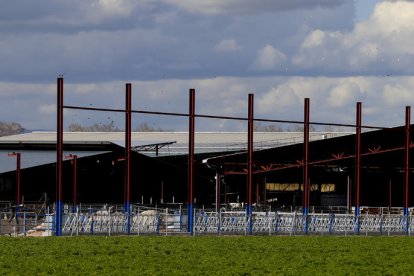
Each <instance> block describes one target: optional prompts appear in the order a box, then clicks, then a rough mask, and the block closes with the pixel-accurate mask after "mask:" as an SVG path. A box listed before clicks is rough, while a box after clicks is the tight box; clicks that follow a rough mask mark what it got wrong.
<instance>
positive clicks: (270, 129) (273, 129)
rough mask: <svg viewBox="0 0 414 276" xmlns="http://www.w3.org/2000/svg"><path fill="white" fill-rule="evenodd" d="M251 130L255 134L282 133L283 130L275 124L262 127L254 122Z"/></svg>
mask: <svg viewBox="0 0 414 276" xmlns="http://www.w3.org/2000/svg"><path fill="white" fill-rule="evenodd" d="M253 130H254V131H257V132H282V131H283V128H282V127H281V126H279V125H277V124H268V125H262V124H261V123H259V122H256V123H254V125H253Z"/></svg>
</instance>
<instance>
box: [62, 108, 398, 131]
mask: <svg viewBox="0 0 414 276" xmlns="http://www.w3.org/2000/svg"><path fill="white" fill-rule="evenodd" d="M63 108H66V109H76V110H89V111H103V112H120V113H123V112H125V110H124V109H116V108H100V107H86V106H73V105H65V106H63ZM131 112H132V113H137V114H147V115H160V116H178V117H188V116H189V114H188V113H177V112H160V111H149V110H131ZM194 117H195V118H203V119H223V120H238V121H248V120H249V118H246V117H235V116H220V115H208V114H194ZM254 121H256V122H268V123H286V124H302V123H303V122H302V121H294V120H275V119H263V118H255V119H254ZM309 123H310V124H312V125H320V126H340V127H355V125H352V124H337V123H329V122H328V123H325V122H309ZM362 127H363V128H366V129H378V130H383V129H391V128H389V127H381V126H371V125H363V126H362Z"/></svg>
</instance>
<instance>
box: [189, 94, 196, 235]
mask: <svg viewBox="0 0 414 276" xmlns="http://www.w3.org/2000/svg"><path fill="white" fill-rule="evenodd" d="M194 114H195V89H190V94H189V112H188V118H189V120H188V198H187V201H188V203H187V204H188V206H187V212H188V220H187V221H188V224H187V227H188V229H187V230H188V232H189V233H191V234H193V223H194V221H193V212H194V211H193V210H194V209H193V197H194V196H193V185H194V142H195V141H194V140H195V116H194Z"/></svg>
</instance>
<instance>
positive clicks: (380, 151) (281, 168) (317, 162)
mask: <svg viewBox="0 0 414 276" xmlns="http://www.w3.org/2000/svg"><path fill="white" fill-rule="evenodd" d="M411 148H414V144H410V149H411ZM402 150H404V147H396V148H390V149H383V150H378V151H376V152H371V151H369V152H366V153H361V157H365V156H370V155H377V154H383V153H389V152H395V151H402ZM355 157H356V155H355V154H350V155H343V156H342V157H340V158H337V157H334V158H328V159H322V160H314V161H309V165H310V166H313V165H321V164H324V163H331V162H335V161H340V160H346V159H352V158H355ZM241 164H244V163H241ZM302 166H303V163H295V164H288V165H282V166H280V167H272V168H267V169H261V170H255V171H253V174H260V173H267V172H273V171H279V170H285V169H292V168H300V167H302ZM246 173H247V172H246V171H245V170H243V171H225V172H224V174H225V175H230V174H233V175H244V174H246Z"/></svg>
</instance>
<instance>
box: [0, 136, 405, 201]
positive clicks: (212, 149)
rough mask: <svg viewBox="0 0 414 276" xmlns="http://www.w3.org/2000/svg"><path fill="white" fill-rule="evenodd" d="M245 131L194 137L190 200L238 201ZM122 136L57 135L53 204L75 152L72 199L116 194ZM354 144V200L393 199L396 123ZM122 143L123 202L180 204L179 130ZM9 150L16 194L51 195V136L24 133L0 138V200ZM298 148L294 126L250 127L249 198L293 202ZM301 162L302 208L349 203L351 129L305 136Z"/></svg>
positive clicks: (183, 171) (7, 194)
mask: <svg viewBox="0 0 414 276" xmlns="http://www.w3.org/2000/svg"><path fill="white" fill-rule="evenodd" d="M246 137H247V134H246V133H243V132H240V133H235V132H233V133H229V132H227V133H225V132H223V133H220V132H216V133H212V132H199V133H196V134H195V141H196V143H195V180H194V203H195V204H196V205H205V206H214V205H215V203H216V202H218V203H219V204H221V205H225V204H229V203H241V202H246V197H247V192H246V191H247V186H246V185H247V184H246V183H247V182H246V160H247V153H246V149H247V143H246V140H247V139H246ZM123 138H124V133H123V132H107V133H96V132H95V133H86V132H85V133H81V132H65V133H64V155H65V157H66V158H64V162H63V164H64V165H63V191H62V196H63V202H67V203H71V202H72V201H73V196H74V195H73V193H74V187H73V184H72V183H73V177H74V176H73V172H74V166H73V163H74V161H73V156H75V155H76V156H77V168H76V173H77V175H76V178H77V187H76V199H77V201H78V202H84V203H91V202H94V203H122V202H123V201H124V182H125V181H124V178H125V174H124V167H125V162H124V154H125V142H124V141H123ZM361 141H362V144H361V152H362V157H361V185H360V187H361V188H360V200H361V202H360V205H361V206H403V205H404V204H403V203H404V128H393V129H384V130H376V131H370V132H365V133H362V135H361ZM131 147H132V149H133V151H132V152H133V155H132V175H131V202H133V203H140V204H144V205H150V204H152V205H155V204H158V205H159V204H162V203H173V202H174V203H186V202H187V190H188V188H187V185H188V184H187V183H188V168H187V167H188V156H187V154H188V134H187V133H185V132H142V133H132V144H131ZM12 152H19V153H20V154H21V176H20V183H21V188H20V197H21V200H26V201H35V200H38V199H39V198H42V197H43V196H44V195H45V194H46V197H47V198H48V199H49V201H51V202H53V201H54V200H55V198H56V133H55V132H32V133H26V134H21V135H14V136H8V137H1V138H0V199H1V200H9V201H10V200H14V199H15V198H16V193H17V190H16V181H17V180H16V159H15V158H13V156H9V155H10V153H12ZM302 155H303V133H298V132H255V133H254V154H253V160H254V161H253V162H254V165H253V188H252V190H253V202H254V203H257V204H258V205H260V206H266V205H272V206H274V207H277V208H296V207H300V206H302V200H303V199H302V193H303V185H302V183H303V178H302V170H303V168H302V167H303V166H302V165H301V160H302ZM309 160H310V163H309V167H310V169H309V179H310V187H311V190H310V199H309V200H310V202H309V204H310V206H317V207H319V206H322V207H327V206H343V207H348V208H350V207H351V206H353V205H354V204H355V202H354V201H355V183H354V178H355V175H354V172H355V135H354V134H353V133H344V132H340V133H332V132H326V133H325V132H324V133H322V132H313V133H310V144H309ZM216 179H219V181H218V182H217V181H216ZM217 183H219V185H217ZM217 190H218V191H217ZM216 191H217V192H218V194H219V196H217V193H216ZM411 193H412V192H410V194H411Z"/></svg>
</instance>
